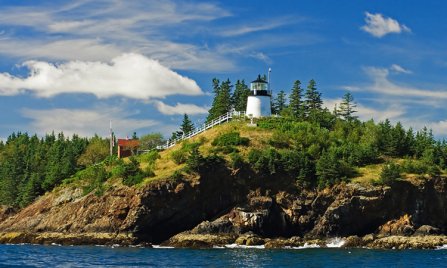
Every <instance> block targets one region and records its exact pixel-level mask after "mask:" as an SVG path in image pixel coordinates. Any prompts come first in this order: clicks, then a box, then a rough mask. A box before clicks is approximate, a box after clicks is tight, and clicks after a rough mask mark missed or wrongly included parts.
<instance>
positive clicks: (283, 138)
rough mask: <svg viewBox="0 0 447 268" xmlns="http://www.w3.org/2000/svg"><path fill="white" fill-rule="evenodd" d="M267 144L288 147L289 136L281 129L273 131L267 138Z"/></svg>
mask: <svg viewBox="0 0 447 268" xmlns="http://www.w3.org/2000/svg"><path fill="white" fill-rule="evenodd" d="M269 144H270V145H271V146H273V147H276V148H288V147H289V145H290V136H289V135H288V134H287V133H284V132H281V131H275V132H274V133H273V135H272V137H271V138H270V140H269Z"/></svg>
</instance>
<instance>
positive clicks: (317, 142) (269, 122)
mask: <svg viewBox="0 0 447 268" xmlns="http://www.w3.org/2000/svg"><path fill="white" fill-rule="evenodd" d="M212 90H213V94H214V99H213V103H212V106H211V108H210V110H209V114H208V116H207V121H210V120H212V119H213V118H216V117H218V116H220V115H222V114H224V113H226V112H227V111H230V110H232V109H234V110H236V111H244V110H245V105H246V99H247V96H248V94H249V88H248V86H247V85H246V84H245V82H244V80H237V82H236V83H235V84H234V85H232V83H231V82H230V80H228V79H227V80H225V81H222V82H221V81H219V80H218V79H213V81H212ZM288 92H290V93H289V94H286V92H285V91H283V90H281V91H278V93H277V94H276V96H275V97H274V98H273V100H272V114H275V116H273V117H269V118H262V119H259V120H258V121H257V124H258V128H259V129H264V130H267V131H269V132H271V133H272V134H271V137H270V138H269V139H268V140H267V141H266V144H265V146H263V147H262V148H255V147H253V148H251V147H250V143H251V141H250V139H249V137H242V136H241V135H240V133H239V132H237V131H233V132H230V133H222V134H221V135H220V136H219V137H217V138H216V139H214V140H213V141H212V146H213V148H212V150H211V151H210V152H209V154H208V155H202V154H201V153H200V152H199V150H198V147H200V143H198V144H194V143H193V144H188V142H185V143H184V144H183V145H182V146H181V148H180V149H177V150H175V151H173V152H172V153H171V158H172V161H174V162H175V163H176V164H178V165H183V164H185V165H186V166H185V170H183V171H184V172H197V170H199V169H200V168H204V167H206V166H207V163H212V161H221V162H222V161H225V162H227V165H228V166H229V167H231V168H233V169H237V168H242V167H244V168H250V169H252V170H253V171H254V172H257V173H259V174H260V175H263V176H266V177H268V176H271V175H273V174H282V175H284V176H291V177H294V178H296V181H297V183H299V184H301V185H303V186H306V187H320V188H321V187H327V186H331V185H333V184H336V183H339V182H343V181H349V180H350V178H353V177H355V176H356V175H357V172H358V168H359V167H362V166H365V165H368V164H374V163H384V165H383V169H382V171H381V173H380V174H377V176H380V179H381V180H380V181H381V183H384V184H390V185H391V184H392V183H393V181H395V180H397V179H399V178H401V176H402V174H403V173H411V174H421V175H424V174H428V175H429V176H440V175H441V174H443V172H444V171H445V170H446V168H447V143H446V141H445V140H442V141H440V140H436V139H435V138H434V137H433V134H432V132H431V131H430V130H428V129H427V128H423V129H421V130H419V131H413V130H412V129H405V128H404V127H403V126H402V124H401V123H399V122H397V123H396V124H392V123H391V122H390V121H389V120H385V121H383V122H379V123H376V122H374V121H373V120H369V121H366V122H362V121H360V120H359V119H358V118H357V116H356V103H355V100H354V97H353V95H352V94H351V93H349V92H347V93H346V94H344V95H343V97H342V101H341V103H340V105H339V107H334V109H333V110H332V111H330V110H328V109H327V108H324V105H323V100H322V94H321V92H320V91H319V90H318V89H317V84H316V82H315V81H314V80H310V81H309V83H308V85H307V86H306V87H305V88H302V85H301V82H300V81H299V80H296V81H295V82H294V84H293V85H292V87H291V89H290V90H288ZM372 116H373V115H372ZM192 129H194V125H193V124H192V122H191V120H190V119H189V116H188V115H187V114H185V115H184V116H183V121H182V122H181V124H180V126H179V130H178V131H176V132H174V133H173V134H172V137H173V138H175V137H177V136H178V135H181V134H182V133H187V132H189V131H191V130H192ZM137 138H139V139H140V141H141V144H142V148H141V149H146V150H149V152H148V153H145V154H143V155H140V156H138V157H131V158H130V159H129V160H128V161H123V160H121V159H117V158H116V157H110V156H109V139H107V138H102V137H99V136H94V137H90V138H87V137H79V136H77V135H73V136H72V137H66V136H64V134H63V133H59V134H55V133H51V134H47V135H45V136H44V137H39V136H37V135H29V134H28V133H20V132H18V133H12V134H11V135H10V136H9V137H8V138H7V140H6V141H0V204H2V205H8V206H12V207H17V208H19V207H24V206H26V205H28V204H29V203H31V202H32V201H33V200H35V199H36V198H37V197H38V196H40V195H42V194H44V193H45V192H47V191H51V190H53V189H54V188H55V187H56V186H58V185H61V184H63V183H69V182H73V181H76V180H79V179H83V180H88V181H89V184H88V187H85V188H84V191H85V193H88V192H91V191H95V193H96V194H101V193H102V192H103V191H104V188H103V183H104V182H105V181H107V180H108V179H109V178H120V179H122V182H123V184H125V185H134V184H138V183H140V182H142V181H143V179H144V178H145V177H151V176H153V175H154V170H155V162H156V160H157V159H158V158H159V154H158V152H157V151H155V150H153V149H154V148H155V147H156V146H157V145H159V144H161V143H163V142H164V138H163V136H162V135H161V134H160V133H149V134H147V135H143V136H141V137H137ZM241 148H247V150H241ZM143 163H144V165H142V164H143ZM142 166H144V168H142ZM176 174H177V175H178V174H179V173H178V172H177V173H176Z"/></svg>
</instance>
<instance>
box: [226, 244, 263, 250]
mask: <svg viewBox="0 0 447 268" xmlns="http://www.w3.org/2000/svg"><path fill="white" fill-rule="evenodd" d="M224 247H225V248H256V249H265V246H264V245H259V246H245V245H238V244H229V245H225V246H224Z"/></svg>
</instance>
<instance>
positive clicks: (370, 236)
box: [362, 234, 376, 245]
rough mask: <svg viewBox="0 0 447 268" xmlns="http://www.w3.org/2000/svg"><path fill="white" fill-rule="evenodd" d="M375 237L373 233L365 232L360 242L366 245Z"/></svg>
mask: <svg viewBox="0 0 447 268" xmlns="http://www.w3.org/2000/svg"><path fill="white" fill-rule="evenodd" d="M375 239H376V238H375V236H374V235H373V234H367V235H365V236H364V237H362V244H363V245H368V244H369V243H372V242H373V241H374V240H375Z"/></svg>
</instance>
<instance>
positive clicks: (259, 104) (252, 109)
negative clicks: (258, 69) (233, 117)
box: [246, 75, 272, 118]
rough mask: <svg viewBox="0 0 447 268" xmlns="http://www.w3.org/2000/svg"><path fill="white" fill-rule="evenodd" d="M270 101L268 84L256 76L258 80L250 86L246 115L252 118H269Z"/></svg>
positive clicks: (270, 94) (270, 110)
mask: <svg viewBox="0 0 447 268" xmlns="http://www.w3.org/2000/svg"><path fill="white" fill-rule="evenodd" d="M271 99H272V92H271V90H270V87H269V83H268V82H267V81H265V80H264V79H262V78H261V76H260V75H258V78H257V79H256V80H255V81H253V82H251V84H250V95H249V96H248V98H247V110H246V115H247V116H249V117H253V118H259V117H265V116H271V115H272V107H271Z"/></svg>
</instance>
